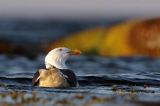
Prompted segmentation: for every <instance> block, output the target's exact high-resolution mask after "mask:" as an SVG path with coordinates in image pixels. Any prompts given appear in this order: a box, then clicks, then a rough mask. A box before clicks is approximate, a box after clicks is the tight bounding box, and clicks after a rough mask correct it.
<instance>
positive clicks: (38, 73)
mask: <svg viewBox="0 0 160 106" xmlns="http://www.w3.org/2000/svg"><path fill="white" fill-rule="evenodd" d="M39 79H40V72H39V70H38V71H37V72H36V73H35V74H34V76H33V79H32V84H33V85H34V86H35V85H39Z"/></svg>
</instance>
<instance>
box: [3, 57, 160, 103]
mask: <svg viewBox="0 0 160 106" xmlns="http://www.w3.org/2000/svg"><path fill="white" fill-rule="evenodd" d="M43 59H44V55H41V56H39V57H38V58H37V59H35V60H30V59H28V58H26V57H23V56H15V57H7V56H6V55H0V61H1V64H0V73H1V74H0V85H1V86H0V92H1V93H8V92H10V91H23V92H27V94H31V92H32V91H35V92H37V95H38V96H39V97H41V95H43V96H42V97H45V98H47V100H50V99H51V100H55V98H56V99H57V100H58V99H62V98H68V99H69V100H72V98H73V96H75V95H77V94H80V95H82V96H84V97H85V99H84V100H83V101H81V102H85V101H86V100H87V98H91V97H92V96H94V95H96V96H98V97H99V96H100V97H101V98H103V97H105V98H113V97H114V98H116V99H113V100H115V101H116V102H114V101H112V102H111V106H116V105H117V104H121V103H122V104H128V103H129V104H128V105H130V104H133V105H137V104H138V105H139V104H143V105H144V104H145V103H146V102H149V103H152V102H154V103H158V105H159V104H160V103H159V101H160V88H159V86H160V70H159V69H160V59H158V58H157V59H156V58H155V59H154V58H145V57H140V56H139V57H138V56H137V57H128V58H126V57H121V58H104V57H97V56H80V57H72V58H70V59H69V60H68V61H67V64H68V66H69V67H70V68H71V69H72V70H73V71H74V72H75V73H76V75H77V76H78V81H79V83H80V86H79V87H77V88H74V87H73V88H66V89H58V88H57V89H53V88H39V87H33V86H32V84H31V78H32V76H33V74H34V73H35V71H36V70H37V69H39V68H43V67H44V65H43ZM50 94H54V96H53V95H52V96H49V95H50ZM128 95H132V96H133V95H134V97H135V98H136V99H134V100H132V98H130V99H128V97H132V96H128ZM4 101H8V100H6V99H4ZM4 101H3V99H2V100H1V101H0V102H4ZM128 101H129V102H128ZM74 102H75V101H74ZM81 102H77V104H76V105H80V104H82V103H81ZM146 104H147V103H146ZM48 105H49V104H48ZM50 105H51V104H50ZM102 105H105V104H102ZM155 105H157V104H155ZM158 105H157V106H158Z"/></svg>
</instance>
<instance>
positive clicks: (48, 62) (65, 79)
mask: <svg viewBox="0 0 160 106" xmlns="http://www.w3.org/2000/svg"><path fill="white" fill-rule="evenodd" d="M80 53H81V52H80V51H79V50H70V49H68V48H65V47H58V48H55V49H53V50H51V51H50V52H49V53H48V54H47V55H46V57H45V66H46V69H39V70H38V71H37V72H36V73H35V74H34V76H33V79H32V83H33V85H38V86H41V87H74V86H77V85H78V82H77V78H76V75H75V74H74V73H73V71H72V70H70V69H68V67H67V65H66V60H67V59H68V58H69V56H71V55H79V54H80Z"/></svg>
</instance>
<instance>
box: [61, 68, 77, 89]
mask: <svg viewBox="0 0 160 106" xmlns="http://www.w3.org/2000/svg"><path fill="white" fill-rule="evenodd" d="M61 72H62V73H63V74H64V75H65V76H66V79H67V81H68V83H69V85H70V86H72V87H75V86H76V85H77V78H76V75H75V74H74V72H73V71H71V70H67V69H65V70H63V69H62V70H61Z"/></svg>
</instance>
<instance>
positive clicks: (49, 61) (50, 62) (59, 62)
mask: <svg viewBox="0 0 160 106" xmlns="http://www.w3.org/2000/svg"><path fill="white" fill-rule="evenodd" d="M45 65H46V68H47V69H48V68H52V67H56V68H58V69H68V67H67V65H66V59H64V58H63V59H62V58H59V57H55V58H53V57H52V58H47V57H46V59H45Z"/></svg>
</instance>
